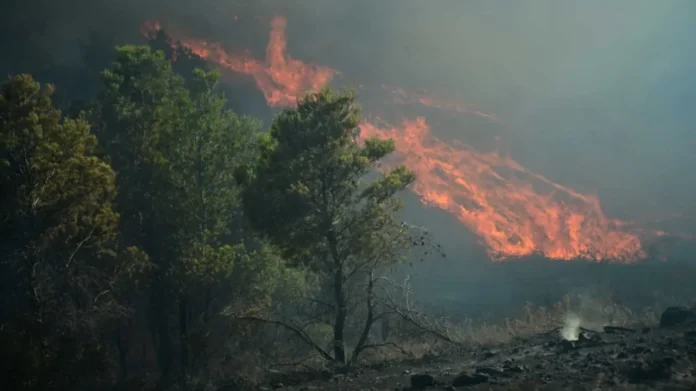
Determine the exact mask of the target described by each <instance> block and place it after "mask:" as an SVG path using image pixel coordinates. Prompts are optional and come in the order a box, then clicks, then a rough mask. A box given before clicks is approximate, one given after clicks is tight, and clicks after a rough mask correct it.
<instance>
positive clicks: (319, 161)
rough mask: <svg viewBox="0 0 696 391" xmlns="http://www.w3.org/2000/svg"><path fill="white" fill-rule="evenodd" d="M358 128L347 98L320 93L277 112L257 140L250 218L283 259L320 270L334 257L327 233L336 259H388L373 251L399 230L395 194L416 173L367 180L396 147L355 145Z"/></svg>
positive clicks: (403, 171)
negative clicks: (333, 243)
mask: <svg viewBox="0 0 696 391" xmlns="http://www.w3.org/2000/svg"><path fill="white" fill-rule="evenodd" d="M359 122H360V111H359V109H358V108H357V107H356V104H355V96H354V95H353V94H352V93H350V92H348V93H344V94H335V93H334V92H332V91H331V90H323V91H321V92H319V93H316V94H310V95H308V96H307V97H305V98H304V99H303V100H302V101H301V102H300V104H299V106H298V107H297V109H294V110H285V111H283V112H282V113H280V114H279V115H278V116H277V117H276V119H275V121H274V123H273V125H272V126H271V130H270V132H269V133H268V134H267V135H264V136H262V137H261V138H260V142H259V143H260V151H261V152H260V157H259V161H258V166H257V167H256V171H255V173H254V178H253V179H250V181H249V185H248V187H247V191H246V194H245V201H246V206H247V213H248V215H249V217H250V219H251V222H252V223H253V225H254V226H255V227H256V228H257V229H259V230H260V231H261V232H264V233H266V234H267V235H268V236H269V237H270V238H271V239H272V240H273V242H274V243H275V244H276V245H278V246H279V247H280V248H282V249H283V250H284V253H285V255H287V256H289V257H293V258H302V259H303V261H306V262H309V263H311V264H315V265H316V264H320V263H321V262H323V261H325V260H326V259H328V258H330V257H332V255H331V254H329V252H330V249H329V247H330V246H326V245H325V242H326V241H327V240H329V238H330V237H331V236H332V235H333V236H335V237H334V239H335V240H337V241H338V242H339V245H338V248H337V250H338V256H339V258H340V259H337V260H335V261H338V262H343V261H346V260H351V261H354V262H359V261H361V260H362V261H365V260H366V259H368V258H371V257H374V256H377V253H380V254H379V255H380V256H382V255H386V254H384V253H381V252H382V251H383V250H386V248H383V249H379V248H378V246H379V243H380V242H382V241H383V238H380V236H383V234H385V230H387V229H392V228H397V229H398V223H397V221H396V220H395V213H396V212H397V211H398V210H399V208H400V206H401V204H400V202H399V200H398V199H396V198H395V197H394V195H395V194H396V193H397V192H399V191H400V190H402V189H404V188H406V187H407V186H408V185H409V184H410V183H411V182H413V180H414V174H413V172H411V171H409V170H408V169H406V168H405V167H403V166H400V167H397V168H396V169H394V170H392V171H391V172H389V173H387V174H385V175H382V176H380V177H379V178H378V179H376V180H374V181H372V182H366V181H364V177H365V176H366V175H367V174H368V173H370V172H371V171H372V170H373V169H374V168H375V165H376V163H377V162H378V161H379V160H380V159H382V158H383V157H385V156H386V155H388V154H389V153H391V152H392V151H393V150H394V144H393V142H392V141H391V140H379V139H376V138H373V139H367V140H365V141H364V142H362V143H361V142H359V139H358V136H359V130H358V125H359ZM392 233H393V232H390V233H388V234H387V235H390V234H392ZM332 240H333V239H332ZM399 244H400V245H405V243H399ZM392 255H394V254H392ZM384 260H385V261H390V260H394V259H384Z"/></svg>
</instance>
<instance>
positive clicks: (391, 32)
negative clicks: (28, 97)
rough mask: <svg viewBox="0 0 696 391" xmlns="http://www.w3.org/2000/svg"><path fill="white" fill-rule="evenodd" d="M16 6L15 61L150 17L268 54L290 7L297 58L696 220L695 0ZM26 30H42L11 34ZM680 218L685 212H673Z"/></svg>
mask: <svg viewBox="0 0 696 391" xmlns="http://www.w3.org/2000/svg"><path fill="white" fill-rule="evenodd" d="M4 2H6V3H7V4H2V8H0V9H2V10H3V12H2V13H0V26H1V27H0V28H1V29H2V30H0V32H3V35H2V36H3V39H2V41H1V42H0V50H2V52H3V53H4V54H8V57H6V58H12V61H7V62H6V63H4V64H0V68H2V71H3V72H17V71H21V70H23V69H22V68H21V67H22V66H24V64H28V63H30V62H31V61H36V60H37V59H45V58H50V59H51V61H53V62H58V63H61V64H67V65H69V64H75V63H79V61H80V56H79V44H80V43H81V42H84V41H85V40H86V39H87V38H88V36H89V34H88V33H89V31H95V32H97V33H98V34H100V35H102V36H106V37H109V39H113V40H114V41H115V42H134V41H135V40H138V39H140V37H139V26H140V24H141V23H142V22H143V21H144V20H146V19H150V18H158V19H160V20H163V21H166V24H167V25H170V26H173V27H174V26H176V28H178V29H180V30H182V31H186V32H187V33H190V34H194V35H196V36H197V37H198V38H205V39H210V40H213V41H218V42H222V43H224V44H225V45H226V46H228V47H229V48H231V49H242V48H246V49H249V50H251V51H252V52H253V53H255V55H256V56H257V57H259V58H262V57H263V52H264V49H265V46H266V43H267V38H268V30H269V27H268V23H269V20H270V18H271V17H272V16H274V15H283V16H285V17H287V19H288V31H287V33H288V51H289V52H290V53H291V55H292V56H293V57H295V58H299V59H302V60H304V61H306V62H314V63H318V64H321V65H325V66H329V67H332V68H336V69H339V70H341V71H342V72H343V73H344V74H345V75H346V80H347V81H348V82H349V83H358V82H359V83H365V84H373V85H379V84H381V83H385V84H389V85H394V86H400V87H403V88H406V89H410V90H416V91H419V90H424V89H427V90H429V91H433V92H434V93H436V94H438V95H440V96H443V97H447V98H452V99H457V100H464V101H467V102H471V103H474V104H476V105H477V107H478V108H479V109H481V110H482V111H484V112H488V113H495V114H497V115H498V116H499V117H500V118H501V119H502V120H503V121H504V125H493V124H490V123H482V122H481V121H480V120H477V119H476V118H459V119H457V120H452V119H448V118H447V117H444V114H443V117H442V118H438V117H435V118H430V117H429V121H430V122H431V123H434V124H437V123H438V122H442V123H446V124H452V125H448V126H435V128H434V131H435V132H436V133H437V135H438V136H440V137H442V138H444V139H458V140H461V141H462V142H464V143H468V144H472V145H474V146H477V147H478V146H481V147H482V148H490V147H491V146H495V147H497V148H499V149H500V150H501V151H503V152H504V153H509V154H510V155H511V156H512V157H513V158H515V159H516V160H517V161H519V162H521V163H522V164H524V165H525V166H527V167H529V168H530V169H532V170H534V171H536V172H539V173H541V174H543V175H545V176H547V177H549V178H551V179H552V180H554V181H555V182H558V183H561V184H564V185H568V186H570V187H573V188H575V189H577V190H579V191H581V192H584V193H595V194H597V195H598V196H599V197H600V199H601V201H602V205H603V209H604V211H605V212H606V214H607V215H608V216H609V217H618V218H622V219H627V220H637V221H642V220H666V221H667V222H662V224H672V227H677V228H679V229H687V230H688V229H689V228H691V227H688V225H687V224H688V223H683V224H682V226H677V223H679V222H680V221H687V222H689V221H690V222H691V223H693V222H694V221H696V219H695V218H694V217H695V216H696V210H695V209H694V204H693V199H694V198H695V196H696V181H695V180H694V176H693V174H692V172H696V153H694V150H695V149H696V132H695V131H694V129H693V128H694V123H696V111H694V110H693V107H694V105H696V82H695V81H696V80H695V78H696V76H694V73H693V69H696V55H694V53H696V50H694V49H696V40H693V39H692V37H693V36H696V24H694V23H693V20H694V19H695V18H696V2H693V1H690V0H661V1H655V0H613V1H604V0H586V1H572V0H567V1H566V0H519V1H509V0H471V1H462V0H439V1H429V2H424V1H419V0H379V1H374V0H352V1H344V0H296V1H287V0H275V1H271V0H263V1H259V0H246V1H233V0H198V1H192V0H191V1H184V0H166V1H165V0H63V1H49V0H25V1H24V2H21V1H15V0H4ZM18 34H30V36H29V37H22V39H13V37H17V36H18ZM19 42H22V45H26V47H18V45H19ZM27 42H29V44H27ZM10 56H11V57H10ZM5 61H6V60H4V59H3V62H5ZM10 63H11V64H10ZM233 99H237V100H240V99H244V97H234V98H233ZM260 104H262V103H260ZM496 137H499V139H497V141H496V142H495V143H493V142H492V140H494V139H496ZM414 210H415V209H414ZM411 213H415V214H418V216H414V219H415V220H416V222H417V223H424V224H427V223H428V222H430V225H434V226H437V225H438V224H442V225H443V226H446V227H447V228H441V229H437V228H436V229H434V231H436V232H435V233H436V234H438V233H442V234H443V236H441V241H442V242H445V243H443V244H444V245H445V247H447V248H448V250H450V251H451V250H452V249H454V250H455V251H456V254H454V257H455V258H459V259H461V258H474V257H480V256H483V254H482V253H481V252H479V251H478V250H471V249H469V248H467V249H462V248H461V246H462V242H461V240H457V238H456V237H457V236H458V235H460V233H463V232H465V230H464V229H463V228H460V226H459V225H458V223H456V222H455V220H454V219H452V218H449V217H447V216H443V215H438V216H436V217H433V216H432V215H430V214H431V213H432V212H428V214H429V215H423V214H422V212H420V209H419V211H417V212H413V211H411ZM675 214H678V215H681V216H684V217H683V218H682V220H679V219H676V220H675V218H674V217H669V218H667V219H666V217H667V216H672V215H675ZM689 219H690V220H689ZM670 221H671V222H670ZM675 221H676V223H675ZM453 227H457V228H456V229H455V230H453V229H450V228H453ZM472 244H473V243H472Z"/></svg>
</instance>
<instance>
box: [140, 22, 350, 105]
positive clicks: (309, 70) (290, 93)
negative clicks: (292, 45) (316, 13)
mask: <svg viewBox="0 0 696 391" xmlns="http://www.w3.org/2000/svg"><path fill="white" fill-rule="evenodd" d="M143 27H144V30H145V34H146V35H148V36H151V32H153V31H158V30H160V29H161V26H160V24H159V23H158V22H156V21H149V22H146V23H145V25H144V26H143ZM286 27H287V22H286V20H285V18H282V17H276V18H274V19H273V21H272V22H271V34H270V40H269V43H268V47H267V48H266V59H265V61H259V60H257V59H254V58H253V57H252V56H251V55H250V54H249V53H242V54H240V55H232V54H230V53H228V52H226V51H225V50H224V49H223V48H222V47H221V46H220V44H218V43H211V42H207V41H203V40H194V39H180V44H181V45H183V46H184V47H186V48H188V49H189V50H191V51H192V52H193V53H194V54H196V55H197V56H199V57H201V58H203V59H206V60H208V61H211V62H214V63H217V64H218V65H220V66H222V67H224V68H226V69H228V70H231V71H234V72H238V73H242V74H245V75H248V76H251V77H252V78H253V79H254V81H255V82H256V85H257V86H258V88H259V89H260V90H261V91H262V92H263V94H264V96H265V98H266V101H267V102H268V104H269V105H271V106H273V107H279V106H292V105H294V104H295V103H296V102H297V98H298V97H300V96H302V95H303V94H304V93H306V92H308V91H315V90H318V89H321V88H322V87H324V86H325V85H327V84H328V83H329V82H330V81H331V80H332V79H333V77H334V76H336V75H338V74H339V72H338V71H336V70H335V69H331V68H327V67H322V66H317V65H310V64H305V63H304V62H302V61H300V60H295V59H293V58H292V57H290V56H288V55H287V40H286V36H285V30H286Z"/></svg>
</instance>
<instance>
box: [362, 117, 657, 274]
mask: <svg viewBox="0 0 696 391" xmlns="http://www.w3.org/2000/svg"><path fill="white" fill-rule="evenodd" d="M361 134H362V136H365V137H371V136H377V137H380V138H391V139H393V140H395V143H396V149H397V151H399V153H398V157H397V159H398V160H399V161H400V162H402V163H404V164H406V165H407V166H408V167H409V168H411V169H413V170H414V171H415V172H416V178H417V180H416V183H415V185H414V186H413V191H414V192H415V193H416V194H417V195H418V196H419V197H420V199H421V201H422V202H423V203H424V204H426V205H430V206H434V207H438V208H440V209H443V210H446V211H447V212H449V213H451V214H453V215H454V216H456V218H457V219H458V220H459V221H460V222H462V224H464V225H465V226H466V227H468V228H469V229H470V230H472V231H473V232H474V233H476V234H477V235H478V236H479V237H480V238H481V239H482V240H483V242H484V243H485V244H486V245H487V247H488V249H489V253H490V255H491V257H492V258H493V259H497V260H502V259H505V258H509V257H519V256H525V255H531V254H534V253H540V254H543V255H544V256H546V257H548V258H554V259H565V260H569V259H575V258H588V259H594V260H603V259H611V260H619V261H624V262H630V261H633V260H635V259H638V258H641V257H642V256H644V254H643V251H642V249H641V243H640V241H639V239H638V237H637V236H635V235H632V234H630V233H627V232H623V231H620V230H619V225H620V222H617V221H614V220H610V219H608V218H606V217H605V216H604V214H603V212H602V209H601V208H600V205H599V200H598V199H597V198H596V197H593V196H587V195H583V194H580V193H577V192H576V191H574V190H572V189H570V188H567V187H564V186H562V185H559V184H557V183H554V182H552V181H551V180H549V179H547V178H545V177H543V176H541V175H539V174H535V173H532V172H530V171H529V170H527V169H526V168H524V167H523V166H521V165H520V164H519V163H517V162H516V161H514V160H512V159H510V158H504V157H501V156H499V155H498V154H497V153H494V152H491V153H481V152H477V151H475V150H473V149H472V148H471V147H470V146H468V145H465V144H461V143H457V144H455V145H450V144H447V143H445V142H443V141H442V140H439V139H437V138H436V137H434V136H432V135H431V132H430V127H429V126H428V124H427V123H426V120H425V118H423V117H419V118H417V119H416V120H413V121H411V120H404V121H403V124H402V125H401V127H399V128H397V127H394V126H391V125H388V124H387V125H385V126H384V127H378V126H376V125H374V124H373V123H370V122H364V123H363V124H362V126H361ZM541 188H545V189H546V190H545V191H544V189H541Z"/></svg>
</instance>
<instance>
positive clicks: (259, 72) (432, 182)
mask: <svg viewBox="0 0 696 391" xmlns="http://www.w3.org/2000/svg"><path fill="white" fill-rule="evenodd" d="M160 28H161V27H160V25H159V23H157V22H149V23H148V24H146V25H145V26H144V29H145V30H146V31H149V32H150V33H151V32H152V31H153V30H155V31H156V30H159V29H160ZM285 30H286V21H285V19H284V18H282V17H277V18H274V19H273V21H272V23H271V33H270V40H269V43H268V47H267V49H266V59H265V61H259V60H256V59H254V58H252V57H251V56H250V55H249V54H248V53H244V54H241V55H232V54H230V53H227V52H226V51H224V50H223V49H222V47H221V46H220V45H219V44H215V43H208V42H206V41H203V40H191V39H182V40H180V42H181V44H182V45H183V46H185V47H187V48H189V49H190V50H191V51H192V52H193V53H195V54H196V55H198V56H200V57H201V58H203V59H206V60H208V61H211V62H214V63H217V64H218V65H220V66H222V67H224V68H227V69H229V70H232V71H235V72H238V73H242V74H246V75H249V76H251V77H252V78H253V79H254V80H255V82H256V85H257V86H258V88H259V89H260V90H261V91H262V92H263V93H264V96H265V98H266V101H267V102H268V104H269V105H271V106H274V107H277V106H293V105H295V104H296V102H297V98H298V97H299V96H301V95H302V94H304V93H305V92H308V91H316V90H318V89H320V88H322V87H324V86H325V85H327V84H328V83H329V82H331V80H332V79H333V77H334V76H336V75H338V74H339V72H338V71H336V70H334V69H331V68H327V67H322V66H317V65H310V64H306V63H304V62H302V61H300V60H295V59H293V58H291V57H290V56H289V55H288V54H287V41H286V36H285ZM146 34H147V33H146ZM382 88H384V89H386V90H389V91H390V92H391V93H392V95H393V97H394V99H395V101H396V102H397V103H403V104H414V103H417V104H421V105H424V106H429V107H434V108H440V109H446V110H453V111H456V112H460V113H464V114H473V115H477V116H481V117H484V118H487V119H490V120H492V121H498V119H497V118H496V117H495V116H494V115H489V114H486V113H483V112H481V111H479V110H477V109H475V108H474V107H473V105H470V104H465V103H457V102H451V101H446V100H441V99H435V98H431V97H427V96H425V95H421V94H416V93H411V92H407V91H405V90H403V89H399V88H392V87H388V86H382ZM430 131H431V129H430V126H429V125H428V124H427V123H426V121H425V118H423V117H419V118H417V119H416V120H404V121H403V124H402V126H401V127H398V128H397V127H394V126H392V125H389V124H387V125H384V126H383V127H380V126H378V125H375V124H373V123H371V122H368V121H364V122H363V123H362V124H361V137H370V136H376V137H380V138H392V139H394V140H395V143H396V148H397V151H398V156H397V158H396V159H397V160H399V161H400V162H402V163H405V164H406V165H407V166H408V167H409V168H411V169H413V170H414V171H415V172H416V174H417V181H416V183H415V184H414V186H413V188H412V190H413V191H414V192H415V193H416V194H417V195H418V196H419V197H420V198H421V201H422V202H423V203H424V204H426V205H430V206H434V207H437V208H440V209H443V210H445V211H447V212H449V213H451V214H453V215H454V216H456V218H457V219H458V220H459V221H460V222H461V223H462V224H464V225H465V226H466V227H467V228H469V229H470V230H471V231H473V232H474V233H475V234H476V235H478V236H479V237H480V238H481V240H482V241H483V243H484V244H485V245H486V246H487V248H488V250H489V254H490V255H491V257H492V258H493V259H495V260H503V259H506V258H510V257H520V256H526V255H531V254H543V255H544V256H546V257H548V258H553V259H563V260H570V259H575V258H585V259H592V260H604V259H608V260H618V261H623V262H631V261H634V260H637V259H640V258H643V257H645V253H644V251H643V250H642V246H641V242H640V240H639V239H638V237H637V236H636V235H634V234H631V233H628V232H626V231H622V230H621V227H623V226H624V225H625V224H624V223H623V222H621V221H618V220H611V219H608V218H607V217H606V216H605V215H604V213H603V212H602V209H601V208H600V203H599V200H598V199H597V197H595V196H590V195H585V194H580V193H578V192H576V191H575V190H573V189H571V188H568V187H565V186H562V185H560V184H557V183H555V182H553V181H551V180H549V179H547V178H545V177H543V176H541V175H539V174H536V173H533V172H530V171H529V170H528V169H526V168H525V167H523V166H522V165H520V164H519V163H518V162H516V161H514V160H512V159H510V158H505V157H501V156H499V155H498V154H497V153H494V152H491V153H482V152H477V151H476V150H474V149H473V148H472V147H471V146H468V145H465V144H462V143H454V144H453V145H450V144H447V143H445V142H444V141H442V140H439V139H437V138H436V137H434V136H432V135H431V133H430Z"/></svg>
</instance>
